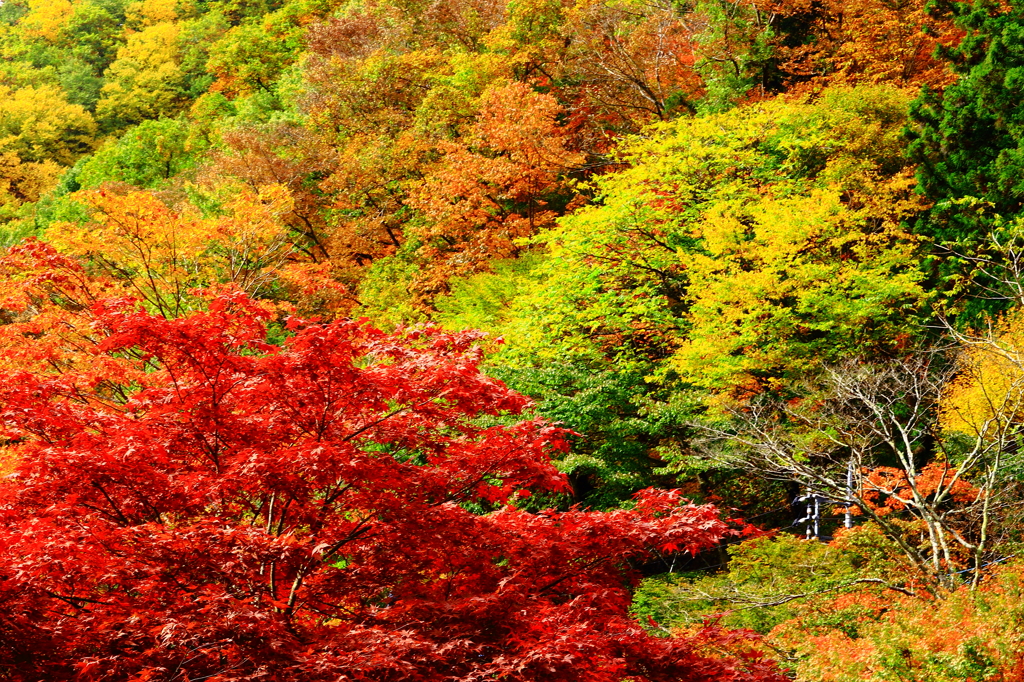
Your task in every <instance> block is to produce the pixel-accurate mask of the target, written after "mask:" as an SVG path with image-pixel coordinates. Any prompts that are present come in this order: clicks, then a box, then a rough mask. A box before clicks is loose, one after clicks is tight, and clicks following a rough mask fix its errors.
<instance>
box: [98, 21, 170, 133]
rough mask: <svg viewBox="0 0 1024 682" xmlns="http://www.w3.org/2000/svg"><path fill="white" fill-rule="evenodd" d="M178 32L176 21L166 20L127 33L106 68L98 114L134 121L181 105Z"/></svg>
mask: <svg viewBox="0 0 1024 682" xmlns="http://www.w3.org/2000/svg"><path fill="white" fill-rule="evenodd" d="M179 32H180V29H179V27H178V25H177V24H175V23H173V22H167V21H165V22H161V23H158V24H154V25H152V26H147V27H146V28H145V29H143V30H142V31H139V32H138V33H134V34H132V35H130V36H128V42H127V44H126V45H125V46H124V47H122V48H121V49H120V50H118V51H117V59H116V60H115V61H114V63H113V64H111V65H110V68H109V69H107V73H106V77H107V83H106V85H104V86H103V89H102V96H101V99H100V101H99V103H98V104H97V105H96V115H97V116H98V117H100V118H103V119H108V120H115V121H121V122H124V123H137V122H139V121H143V120H145V119H149V118H159V117H160V116H169V115H171V114H173V113H174V112H175V111H176V110H177V109H179V108H180V107H181V106H184V102H185V100H184V97H183V95H182V91H181V88H182V78H183V76H182V72H181V68H180V66H179V57H180V55H179V50H178V34H179Z"/></svg>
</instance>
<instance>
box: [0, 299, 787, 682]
mask: <svg viewBox="0 0 1024 682" xmlns="http://www.w3.org/2000/svg"><path fill="white" fill-rule="evenodd" d="M88 317H89V318H90V320H91V322H90V325H91V336H90V338H91V339H93V340H94V341H95V343H93V345H92V346H83V348H84V350H83V349H80V352H82V353H85V354H92V355H93V356H95V357H96V358H97V359H98V360H99V359H102V360H103V361H102V362H96V363H93V364H91V365H90V363H87V362H78V363H77V364H75V365H74V366H68V367H67V368H66V369H65V370H64V371H61V372H54V371H48V372H47V371H42V370H39V371H26V370H20V371H18V370H10V371H7V372H6V374H5V375H4V376H3V377H2V379H0V405H2V408H0V419H2V427H0V428H2V429H3V433H2V437H3V438H5V439H6V441H7V443H8V444H9V445H10V446H11V447H12V448H13V451H14V453H15V454H16V458H17V467H16V468H15V470H14V471H13V473H12V474H10V475H9V476H7V477H6V479H4V481H3V483H2V485H0V679H10V680H25V681H27V680H40V679H46V680H71V679H74V680H101V679H102V680H186V679H187V680H201V679H202V680H224V681H226V680H256V679H260V680H311V681H315V680H373V681H375V682H381V681H385V680H484V679H501V680H594V681H601V680H607V681H609V682H621V681H622V680H624V679H632V680H638V681H639V680H665V681H667V680H708V681H710V680H750V681H756V680H764V681H767V680H777V679H782V678H781V677H779V676H778V674H777V673H776V672H774V668H773V667H772V665H771V664H770V662H767V661H764V660H762V659H761V658H759V657H757V656H755V655H753V654H750V653H743V652H742V651H741V653H737V654H733V655H727V656H717V657H715V656H711V655H708V654H706V653H702V652H706V651H708V649H709V647H715V648H723V649H727V650H732V651H740V650H741V649H742V646H741V644H738V643H737V642H736V641H735V640H736V638H737V637H739V638H740V639H742V638H743V637H745V635H743V634H742V633H740V634H738V635H737V634H735V633H733V634H728V635H727V634H725V633H722V632H719V631H717V630H715V629H714V628H710V627H708V628H704V629H702V630H700V631H699V632H697V633H696V634H693V635H691V636H680V637H676V638H671V639H657V638H653V637H652V636H650V635H649V634H648V633H647V632H646V631H645V630H643V629H642V628H641V627H640V626H639V625H638V624H637V623H636V622H634V621H633V620H631V619H630V618H629V615H628V608H629V602H630V588H631V587H632V586H633V585H634V584H635V579H636V571H635V570H634V568H633V567H634V566H635V565H637V563H638V562H642V561H643V560H644V559H645V558H646V557H648V556H649V555H650V554H651V553H652V552H653V551H654V550H655V549H656V548H657V549H672V548H673V547H678V548H679V549H680V550H683V549H685V550H688V551H690V552H697V551H699V550H700V549H702V548H706V547H708V546H711V545H713V544H714V543H716V542H717V541H719V540H720V539H721V538H722V537H723V536H725V535H726V534H728V533H729V532H730V531H729V529H728V527H727V525H726V523H725V522H723V521H722V520H721V519H720V518H719V516H718V513H717V511H716V510H715V509H714V508H713V507H710V506H707V505H705V506H694V505H691V504H687V503H684V502H683V501H682V500H681V499H680V498H679V496H678V493H675V492H667V491H658V492H655V491H646V492H644V493H641V494H640V495H639V496H638V499H637V502H636V504H635V506H634V507H633V508H632V509H628V510H627V509H620V510H617V511H614V512H608V513H598V512H588V511H583V510H579V509H571V510H569V511H565V512H555V511H547V512H541V513H529V512H527V511H525V510H523V509H520V508H517V507H516V506H515V504H514V502H515V501H516V500H517V499H519V498H521V497H523V496H527V495H529V494H530V493H531V492H541V491H546V492H555V491H561V490H564V489H565V487H566V485H567V484H566V480H565V478H564V476H563V475H562V474H560V473H558V471H557V470H556V469H555V468H554V467H553V466H552V464H551V463H550V459H549V455H550V454H551V453H552V452H554V451H557V450H560V449H563V448H564V447H565V439H564V437H565V433H564V431H563V430H562V429H560V428H557V427H555V426H553V425H551V424H548V423H545V422H543V421H539V420H529V419H526V420H522V421H518V422H515V421H514V420H513V419H510V418H509V415H517V414H521V413H522V412H523V410H524V409H526V408H527V407H528V404H529V403H528V400H527V399H526V398H524V397H523V396H521V395H519V394H517V393H515V392H513V391H511V390H509V389H508V388H507V387H506V386H504V385H503V384H502V383H500V382H499V381H496V380H494V379H492V378H489V377H488V376H486V375H485V374H483V373H482V372H480V370H479V369H478V363H479V361H480V359H481V351H480V350H479V347H478V342H479V340H480V334H479V333H475V332H463V333H446V332H442V331H439V330H437V329H433V328H423V329H415V330H410V331H406V332H404V333H399V334H395V335H388V334H385V333H382V332H380V331H378V330H376V329H373V328H372V327H370V326H369V325H367V324H365V323H362V322H359V321H338V322H333V323H330V324H321V323H316V322H309V321H296V320H292V321H291V322H290V323H289V329H288V334H287V335H286V336H287V340H285V341H284V342H283V343H281V344H279V345H275V344H271V343H268V342H267V337H268V332H267V325H268V323H269V322H270V321H271V320H270V319H269V318H270V314H269V313H268V312H267V310H266V308H265V307H261V306H259V305H257V304H256V303H254V302H253V301H251V300H250V299H248V298H247V297H246V296H245V295H243V294H241V293H236V294H225V295H221V296H220V297H217V298H214V299H213V300H212V301H211V303H210V306H209V310H208V311H206V312H201V313H195V314H192V315H189V316H187V317H181V318H178V319H171V320H169V319H165V318H163V317H159V316H156V315H152V314H149V313H146V312H144V311H141V310H140V309H138V308H137V307H136V305H135V304H134V303H133V302H131V301H124V300H116V299H109V298H104V299H101V300H99V301H97V302H96V303H95V304H93V305H92V306H91V307H90V308H89V311H88Z"/></svg>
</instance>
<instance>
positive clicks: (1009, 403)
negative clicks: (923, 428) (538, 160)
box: [940, 311, 1024, 437]
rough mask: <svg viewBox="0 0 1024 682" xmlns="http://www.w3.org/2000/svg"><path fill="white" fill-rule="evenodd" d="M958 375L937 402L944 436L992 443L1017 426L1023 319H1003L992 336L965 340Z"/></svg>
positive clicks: (1023, 378)
mask: <svg viewBox="0 0 1024 682" xmlns="http://www.w3.org/2000/svg"><path fill="white" fill-rule="evenodd" d="M965 341H966V346H965V348H964V349H963V351H962V352H961V354H960V358H959V365H960V372H959V373H958V374H957V377H956V379H954V380H953V381H952V382H951V383H950V384H949V386H947V388H946V390H945V393H944V394H943V396H942V403H941V409H940V424H941V425H942V427H943V428H944V429H946V430H948V431H953V432H959V433H966V434H969V435H971V436H982V437H986V436H987V437H994V436H995V435H996V434H997V433H998V431H999V430H1000V429H1002V428H1005V427H1006V426H1007V425H1008V424H1009V423H1011V422H1014V421H1020V417H1021V411H1022V408H1024V315H1022V313H1021V312H1020V311H1016V312H1013V313H1011V314H1009V315H1007V316H1006V317H1005V318H1004V319H1003V320H1002V321H1001V322H1000V323H999V324H998V325H997V326H996V327H995V329H994V330H992V333H991V334H988V335H986V336H985V337H984V338H981V337H979V338H976V339H974V338H967V339H965Z"/></svg>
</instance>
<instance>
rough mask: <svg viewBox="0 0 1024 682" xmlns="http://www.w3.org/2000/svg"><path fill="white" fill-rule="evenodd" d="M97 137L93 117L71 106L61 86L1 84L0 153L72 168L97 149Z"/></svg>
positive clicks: (75, 106)
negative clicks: (12, 87)
mask: <svg viewBox="0 0 1024 682" xmlns="http://www.w3.org/2000/svg"><path fill="white" fill-rule="evenodd" d="M95 134H96V122H95V121H94V120H93V118H92V115H91V114H90V113H89V112H88V111H86V110H85V108H84V107H82V106H79V105H78V104H70V103H69V102H68V101H67V99H66V97H65V95H64V93H63V91H61V89H60V88H59V87H57V86H55V85H41V86H39V87H27V88H20V89H18V90H12V89H10V88H8V87H6V86H3V85H0V153H11V152H13V153H15V154H17V155H18V158H19V159H21V160H22V161H45V160H47V159H49V160H52V161H55V162H57V163H59V164H62V165H70V164H72V163H74V161H75V160H76V159H77V158H78V157H79V156H81V155H82V154H84V153H86V152H88V151H90V150H91V149H92V148H93V147H94V146H95V143H96V140H95Z"/></svg>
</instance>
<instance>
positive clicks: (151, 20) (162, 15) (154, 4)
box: [124, 0, 178, 28]
mask: <svg viewBox="0 0 1024 682" xmlns="http://www.w3.org/2000/svg"><path fill="white" fill-rule="evenodd" d="M124 13H125V17H126V18H127V20H128V22H129V23H131V24H132V25H135V26H139V27H143V28H144V27H147V26H153V25H155V24H159V23H163V22H171V21H174V20H175V19H177V18H178V0H139V2H133V3H132V4H130V5H128V6H127V7H125V10H124Z"/></svg>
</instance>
